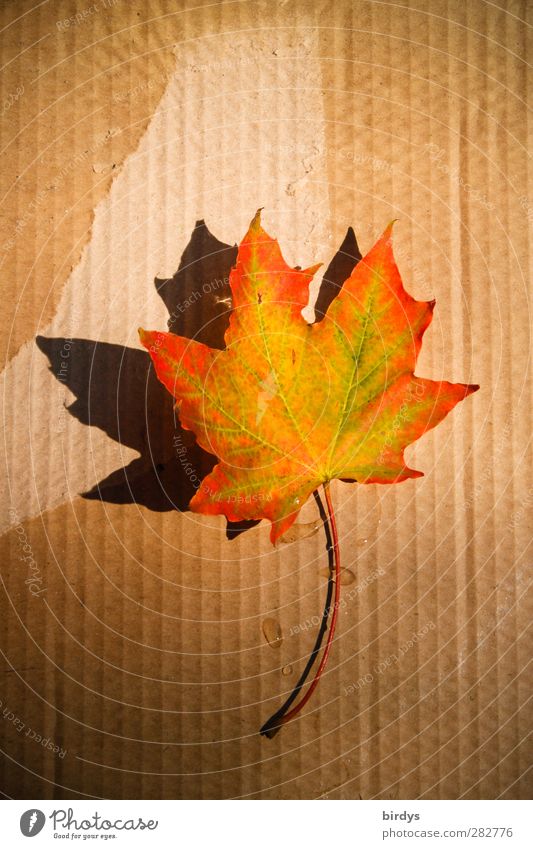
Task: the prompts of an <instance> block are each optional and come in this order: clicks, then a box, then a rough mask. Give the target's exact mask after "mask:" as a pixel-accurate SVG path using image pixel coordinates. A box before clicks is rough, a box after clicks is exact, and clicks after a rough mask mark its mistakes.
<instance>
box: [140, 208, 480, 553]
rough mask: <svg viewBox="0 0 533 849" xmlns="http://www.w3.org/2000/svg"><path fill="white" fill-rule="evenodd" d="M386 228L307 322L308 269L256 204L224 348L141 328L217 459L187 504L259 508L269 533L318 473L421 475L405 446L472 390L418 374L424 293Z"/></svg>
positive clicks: (288, 517) (294, 508) (188, 420)
mask: <svg viewBox="0 0 533 849" xmlns="http://www.w3.org/2000/svg"><path fill="white" fill-rule="evenodd" d="M391 232H392V224H390V225H389V226H388V227H387V229H386V230H385V232H384V233H383V235H382V236H381V238H380V239H379V240H378V242H377V243H376V244H375V245H374V247H373V248H372V249H371V250H370V252H369V253H368V254H367V255H366V256H365V257H364V259H362V260H361V261H360V262H359V263H358V264H357V265H356V266H355V268H354V270H353V272H352V274H351V275H350V277H349V278H348V280H347V281H346V282H345V283H344V285H343V287H342V289H341V290H340V292H339V294H338V295H337V297H336V298H335V299H334V300H333V301H332V303H331V304H330V306H329V308H328V310H327V312H326V315H325V317H324V318H323V320H322V321H320V322H319V323H316V324H308V323H307V322H306V321H305V319H304V318H303V317H302V315H301V311H302V309H303V308H304V307H305V306H306V305H307V302H308V290H309V283H310V281H311V279H312V277H313V275H314V273H315V272H316V270H317V268H319V266H318V265H316V266H312V267H311V268H307V269H305V270H301V269H299V268H290V267H289V266H288V265H287V264H286V262H285V261H284V259H283V257H282V254H281V250H280V248H279V245H278V242H277V240H275V239H272V238H271V237H270V236H269V235H268V234H267V233H266V232H265V231H264V229H263V228H262V226H261V218H260V212H257V214H256V215H255V217H254V219H253V220H252V222H251V224H250V228H249V230H248V232H247V234H246V236H245V237H244V239H243V241H242V243H241V245H240V247H239V250H238V255H237V260H236V264H235V266H234V268H233V269H232V271H231V274H230V286H231V292H232V298H233V311H232V313H231V317H230V322H229V327H228V329H227V331H226V334H225V345H226V347H225V349H224V350H215V349H212V348H209V347H208V346H206V345H203V344H201V343H199V342H196V341H194V340H190V339H185V338H182V337H180V336H176V335H174V334H170V333H163V332H157V331H145V330H142V329H141V330H140V331H139V334H140V338H141V341H142V343H143V345H144V346H145V347H146V348H147V349H148V351H149V353H150V355H151V357H152V360H153V363H154V366H155V369H156V373H157V376H158V377H159V380H161V382H162V383H163V384H164V385H165V386H166V388H167V389H168V390H169V391H170V392H171V393H172V394H173V395H174V397H175V398H176V401H177V408H178V412H179V416H180V420H181V423H182V426H183V427H184V428H186V429H189V430H192V431H193V432H194V434H195V435H196V439H197V441H198V443H199V444H200V445H201V447H202V448H204V449H205V450H206V451H208V452H210V453H211V454H214V455H215V456H216V457H218V458H219V463H218V464H217V465H216V466H215V467H214V469H213V470H212V472H211V473H210V474H209V475H207V477H206V478H204V480H203V481H202V484H201V485H200V487H199V489H198V491H197V492H196V494H195V495H194V497H193V498H192V499H191V502H190V508H191V510H193V511H196V512H199V513H207V514H224V515H225V516H226V518H227V519H229V520H230V521H237V520H242V519H264V518H266V519H269V520H270V521H271V522H272V529H271V540H272V542H276V540H277V539H279V537H280V536H281V535H282V534H283V533H285V532H286V531H287V530H288V528H289V527H290V526H291V525H292V523H293V522H294V521H295V519H296V516H297V514H298V512H299V510H300V509H301V507H302V506H303V505H304V503H305V502H306V500H307V499H308V497H309V496H310V495H311V493H312V492H313V491H314V490H316V489H317V488H318V487H319V486H320V485H321V484H328V483H329V481H331V480H334V479H342V480H350V481H357V482H359V483H382V484H383V483H396V482H399V481H403V480H406V479H407V478H414V477H419V476H420V475H422V472H419V471H416V470H414V469H410V468H409V467H408V466H407V465H406V464H405V461H404V450H405V448H406V447H407V446H408V445H409V444H411V443H412V442H413V441H414V440H416V439H418V438H419V437H420V436H422V434H424V433H425V432H426V431H428V430H429V429H430V428H432V427H434V426H435V425H436V424H438V422H440V421H441V420H442V419H443V418H444V416H445V415H446V414H447V413H448V412H450V410H451V409H453V407H454V406H455V405H456V404H457V402H458V401H461V400H462V399H463V398H465V397H466V396H467V395H469V394H470V393H472V392H474V391H475V390H476V389H478V388H479V387H478V386H475V385H465V384H462V383H456V384H453V383H447V382H445V381H433V380H428V379H426V378H421V377H415V375H414V370H415V366H416V360H417V356H418V353H419V351H420V346H421V343H422V336H423V334H424V331H425V330H426V329H427V327H428V325H429V324H430V322H431V318H432V314H433V308H434V301H429V302H426V301H416V300H415V299H414V298H412V297H411V296H410V295H409V294H408V293H407V292H406V291H405V289H404V287H403V284H402V280H401V277H400V273H399V271H398V268H397V266H396V263H395V261H394V257H393V252H392V243H391Z"/></svg>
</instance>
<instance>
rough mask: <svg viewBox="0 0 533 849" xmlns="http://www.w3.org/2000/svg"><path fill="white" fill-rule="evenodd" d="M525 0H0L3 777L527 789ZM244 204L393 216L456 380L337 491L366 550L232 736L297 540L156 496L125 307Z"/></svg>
mask: <svg viewBox="0 0 533 849" xmlns="http://www.w3.org/2000/svg"><path fill="white" fill-rule="evenodd" d="M84 12H86V14H84ZM527 13H528V8H527V4H526V3H525V2H509V3H504V4H500V7H499V6H498V5H496V4H490V5H489V4H486V3H485V2H482V0H476V1H475V2H472V3H468V4H464V3H453V2H450V3H443V2H442V3H441V2H431V3H400V4H397V3H394V4H393V3H388V2H387V3H377V2H354V3H333V2H313V3H303V2H291V1H290V0H289V2H280V3H278V4H277V5H276V6H273V5H272V4H267V3H262V2H227V3H215V4H213V3H198V2H196V3H194V4H193V3H184V4H175V3H161V2H160V3H152V4H150V8H149V9H147V7H146V4H144V3H140V2H138V3H135V2H133V3H128V4H126V3H121V2H116V3H108V2H107V0H106V2H105V3H104V2H103V0H98V2H96V3H95V4H93V5H92V6H90V5H87V6H86V7H84V9H81V8H80V5H77V6H76V5H75V4H73V3H63V2H62V3H57V2H51V3H47V4H45V5H41V6H36V5H35V4H33V3H28V4H24V3H16V4H6V5H4V6H3V8H2V9H1V10H0V15H1V18H2V19H1V22H0V29H1V33H2V51H3V52H2V75H1V77H0V84H1V86H2V104H3V106H2V109H3V121H2V126H1V133H2V138H1V151H2V165H3V167H2V169H1V173H2V181H3V187H2V197H3V202H2V209H1V217H2V244H1V245H0V254H1V262H2V280H3V285H4V287H5V289H4V297H3V299H2V310H4V311H5V314H4V315H3V316H2V321H3V327H4V334H3V345H4V349H3V350H4V371H3V375H2V379H3V401H4V405H3V421H2V426H3V438H4V440H3V444H4V452H3V453H4V462H5V475H4V476H2V477H3V482H2V488H3V505H4V509H3V511H2V521H3V531H4V532H3V535H2V537H1V539H0V544H1V547H2V551H1V563H2V582H3V587H4V595H3V600H2V608H3V616H2V619H1V624H0V628H1V630H2V647H3V671H2V696H1V700H2V723H1V726H0V727H1V733H2V744H1V745H2V751H3V774H2V782H1V785H0V786H1V789H2V792H3V793H4V794H5V795H7V796H12V797H16V798H39V797H46V798H49V797H55V798H62V797H76V796H79V797H83V798H85V797H92V796H94V797H112V798H113V797H114V798H120V797H125V798H127V797H133V798H137V797H138V798H142V797H154V798H159V797H161V798H229V797H254V798H280V797H281V798H314V797H317V796H321V797H325V798H381V799H394V798H418V797H425V798H479V797H481V798H496V797H502V798H523V797H527V796H528V795H530V793H531V782H530V777H529V776H528V775H527V770H528V767H529V766H530V763H531V752H530V750H528V747H527V735H528V733H529V731H530V728H531V711H530V709H529V707H528V700H529V699H530V696H531V674H530V667H528V664H529V661H530V657H531V640H530V635H529V634H528V630H527V629H528V626H529V624H530V622H531V595H529V596H528V595H527V592H528V585H529V581H530V574H531V554H530V553H529V552H528V546H529V543H530V539H531V529H530V525H529V527H528V518H530V507H531V500H532V496H531V484H530V481H531V475H530V462H531V459H530V454H528V451H527V449H528V445H529V439H530V421H531V398H530V391H529V387H530V384H529V382H528V357H529V328H530V314H529V302H528V285H527V283H528V272H529V268H528V266H529V262H530V259H529V256H530V255H529V252H528V230H529V223H530V220H531V202H530V200H529V198H530V196H531V195H530V193H529V190H528V179H529V171H528V154H527V142H528V134H527V131H528V121H527V113H526V103H525V101H526V94H527V75H526V71H527V64H526V61H525V60H526V51H527V46H528V38H529V36H530V29H529V27H528V24H527V21H526V16H527ZM76 14H78V15H80V14H81V15H82V18H81V19H78V20H76V18H75V17H74V22H73V23H72V22H70V23H69V24H68V25H67V24H66V23H65V22H66V21H67V19H69V17H70V16H75V15H76ZM22 89H23V90H22ZM259 206H262V207H264V215H263V219H264V223H265V226H266V228H267V230H269V231H270V232H272V233H273V235H277V236H278V237H279V239H280V242H281V245H282V249H283V251H284V255H285V257H286V259H287V261H288V262H289V263H292V264H300V265H302V266H305V265H307V264H310V263H311V262H315V261H318V260H323V261H324V263H325V265H326V266H327V263H328V262H329V261H330V259H331V257H332V256H333V255H334V254H335V251H336V250H337V249H338V247H339V246H340V244H341V243H342V241H343V239H344V236H345V233H346V230H347V228H348V227H349V226H353V227H354V229H355V232H356V234H357V238H358V242H359V245H360V246H361V249H362V250H363V252H365V251H366V250H368V249H369V248H370V247H371V245H372V244H373V242H374V241H375V239H376V238H377V236H378V235H379V234H380V232H381V231H382V230H383V228H384V226H385V225H386V224H387V223H388V222H389V221H390V219H391V218H398V219H399V221H398V224H397V225H396V233H395V250H396V255H397V259H398V264H399V267H400V270H401V271H402V274H403V277H404V281H405V284H406V287H407V288H408V290H409V291H410V292H411V293H412V294H413V295H415V296H416V297H420V298H431V297H435V298H436V300H437V309H436V312H435V318H434V321H433V324H432V327H431V329H430V330H429V331H428V333H427V334H426V337H425V340H424V345H423V349H422V354H421V357H420V360H419V365H418V369H417V373H418V374H421V375H424V376H427V377H432V378H435V379H438V378H440V377H443V378H446V379H449V380H454V381H462V382H476V383H479V384H481V389H480V391H479V392H478V393H477V394H476V395H475V396H473V397H472V398H470V399H468V400H467V401H466V402H465V403H463V404H462V405H460V406H459V407H458V408H457V409H456V410H455V412H454V413H452V414H451V416H449V417H448V419H447V420H446V421H445V422H444V423H443V424H441V425H440V426H439V428H438V429H437V430H435V431H432V432H431V433H430V434H428V435H427V436H425V437H424V438H423V439H422V440H420V441H419V442H418V443H417V444H416V445H415V446H413V448H411V449H410V450H409V453H408V458H409V462H410V464H411V465H413V466H414V467H415V468H419V469H422V470H423V471H424V472H425V477H424V478H422V479H420V480H417V481H409V482H406V483H403V484H401V485H398V486H394V487H357V486H347V485H343V484H340V483H339V484H337V485H336V487H335V490H334V497H335V501H336V504H337V506H338V509H339V524H340V527H341V533H342V549H343V552H344V561H345V565H350V567H351V568H352V569H353V570H354V571H355V572H356V575H357V578H356V581H355V582H354V583H353V584H352V585H350V586H347V587H345V588H344V597H345V599H346V606H345V608H343V612H342V616H341V621H340V627H339V631H338V638H337V639H336V640H335V645H334V653H333V656H332V658H331V660H330V665H329V667H328V672H327V675H326V676H325V678H324V680H323V681H322V683H321V685H320V688H319V691H318V692H317V694H316V695H315V697H314V703H313V704H312V705H311V706H310V707H309V709H308V710H307V711H306V713H305V715H303V716H302V717H301V719H299V720H298V721H297V722H294V723H293V724H292V725H291V726H288V727H287V728H286V729H284V730H283V732H282V733H281V734H279V735H278V736H277V737H276V738H275V739H274V740H272V741H267V740H264V739H262V738H260V737H259V735H258V733H257V731H258V729H259V727H260V725H261V724H262V722H263V721H264V720H265V719H266V718H267V717H268V715H269V713H271V712H272V711H273V710H275V709H276V708H277V707H278V706H279V704H280V703H281V701H282V699H283V695H284V694H286V693H288V691H289V690H290V689H291V685H293V684H294V682H295V680H296V677H297V674H298V671H299V670H300V669H301V668H302V667H303V665H304V664H305V661H306V658H307V655H308V653H309V651H310V649H311V646H312V643H313V640H314V635H315V631H316V626H315V625H312V627H307V623H308V621H309V620H310V621H311V622H312V621H313V617H316V616H317V614H320V612H321V607H322V604H323V598H324V595H325V580H324V578H323V576H321V575H320V572H321V570H323V568H324V566H325V565H326V563H325V551H324V540H323V536H322V534H320V533H319V534H318V535H316V536H314V537H312V538H310V539H306V540H301V541H298V542H296V543H294V544H291V545H287V546H284V547H282V548H279V549H276V550H274V549H272V547H271V546H270V543H269V541H268V528H267V527H266V525H265V526H263V525H261V526H260V527H259V528H255V529H252V530H250V531H247V532H246V533H244V534H242V535H241V536H239V537H238V538H237V539H235V540H231V541H229V540H227V539H226V534H225V523H224V522H223V521H222V519H213V518H208V517H199V516H193V515H192V514H190V513H188V512H178V511H176V510H171V509H169V507H170V506H171V505H170V504H169V503H168V500H167V499H165V497H164V496H161V492H160V489H159V490H158V488H157V486H155V487H154V476H153V475H152V476H150V474H151V473H150V469H151V468H152V465H153V464H155V465H156V471H157V473H158V474H159V476H160V478H161V480H162V481H163V485H164V486H165V487H167V488H169V489H170V491H171V495H172V497H173V498H174V501H175V502H176V503H178V504H181V503H182V502H184V503H183V505H182V506H184V504H185V503H186V498H185V495H186V492H187V487H186V485H185V484H186V481H185V480H184V478H183V475H182V476H181V477H180V476H179V469H178V468H177V460H176V457H175V456H174V455H173V452H172V451H170V452H169V451H166V450H165V451H163V452H162V453H159V449H160V446H161V444H165V445H171V446H172V444H173V439H174V437H175V436H176V431H175V425H174V422H173V421H172V417H171V416H170V417H169V415H168V408H167V413H166V419H165V422H166V424H165V425H164V426H163V425H158V424H157V423H156V424H155V425H154V422H153V420H152V419H151V418H150V417H149V421H148V425H147V421H146V419H145V416H144V410H145V406H146V399H145V380H146V372H145V371H143V366H142V361H141V360H139V356H140V355H136V354H135V353H134V352H135V350H136V349H139V346H138V343H137V341H136V329H137V326H138V325H139V324H143V325H144V326H146V327H150V326H152V327H154V328H157V327H160V328H162V329H164V328H165V325H166V321H167V319H168V310H167V309H166V307H165V303H164V302H163V299H162V298H161V297H159V296H158V294H157V293H156V289H155V287H154V282H153V281H154V278H155V277H157V278H159V279H167V278H171V277H172V275H173V274H174V272H175V271H176V269H177V268H178V266H179V264H180V260H181V257H182V254H183V252H184V251H185V249H186V248H187V246H188V245H189V248H188V253H187V254H186V256H185V258H184V260H183V261H182V273H181V275H180V276H179V277H178V282H177V284H176V286H175V288H174V289H173V290H172V291H173V292H174V296H175V297H178V294H177V293H178V292H179V291H181V290H183V292H191V291H195V289H198V288H200V289H201V288H202V287H203V286H204V284H206V285H207V288H208V289H209V291H210V292H211V293H214V294H216V292H217V291H218V289H217V288H216V286H215V283H214V281H217V280H223V274H222V272H223V270H224V267H225V266H227V265H228V262H230V259H231V250H230V249H229V247H228V246H231V245H233V244H234V243H235V242H236V241H238V240H240V238H241V237H242V235H243V234H244V232H245V230H246V227H247V224H248V222H249V220H250V218H251V216H252V215H253V213H254V212H255V210H256V208H257V207H259ZM200 219H204V220H205V222H206V225H207V227H208V228H209V231H210V233H211V234H212V236H210V235H209V233H206V232H205V231H204V230H203V228H202V227H199V225H197V223H196V222H198V221H199V220H200ZM213 237H214V238H216V239H217V240H219V242H220V243H221V244H219V245H217V244H216V243H215V242H214V241H213ZM191 240H192V244H191ZM318 279H320V276H319V277H318ZM187 287H188V288H187ZM206 303H207V299H205V298H204V299H200V306H199V307H198V310H199V312H197V311H194V310H192V309H189V310H188V311H187V310H186V311H185V313H184V315H185V317H184V318H183V321H184V322H187V321H189V319H190V320H191V321H192V322H193V321H197V319H198V316H200V319H201V318H202V315H203V313H202V309H203V308H204V306H205V305H206ZM180 316H181V313H180ZM203 317H204V320H205V316H203ZM180 320H182V319H181V318H180ZM37 334H39V336H40V338H41V341H40V343H39V345H37V344H36V342H35V337H36V335H37ZM51 339H53V340H59V341H57V342H50V341H46V340H51ZM63 340H73V341H72V342H70V341H69V343H68V344H70V346H71V347H70V348H69V349H68V351H69V357H68V358H67V361H68V362H67V367H66V369H64V371H65V375H61V374H60V371H61V362H65V361H66V360H64V359H63V355H62V353H61V352H62V351H64V350H65V349H64V341H63ZM76 340H77V341H76ZM80 340H85V341H83V342H82V341H80ZM94 342H97V343H98V345H97V348H96V349H95V347H94ZM104 345H105V346H108V347H104ZM124 348H128V349H131V350H132V351H133V353H131V352H130V353H128V352H126V353H125V352H124ZM50 365H51V371H50V370H49V366H50ZM62 378H64V379H62ZM150 386H151V385H150ZM149 392H150V393H154V397H155V398H159V399H160V403H164V402H163V401H162V400H161V396H160V395H157V390H156V389H154V388H153V387H151V388H149ZM149 397H150V398H151V397H152V395H151V394H150V396H149ZM76 399H77V401H76ZM73 402H76V405H75V407H74V408H73V409H72V411H71V412H72V414H70V413H69V412H66V411H65V405H71V404H72V403H73ZM148 406H149V408H150V409H151V408H152V407H151V406H150V404H149V405H148ZM158 427H159V430H158ZM147 428H148V429H147ZM178 435H179V433H178ZM154 452H155V453H154ZM189 452H190V456H191V457H192V458H193V464H197V465H199V466H201V463H202V458H201V457H200V456H198V455H197V454H195V453H194V449H193V448H189ZM139 455H140V456H141V458H143V457H144V460H143V461H142V462H141V463H140V465H139V464H137V465H135V466H133V467H132V466H131V465H130V471H129V477H128V484H125V483H124V478H123V475H122V473H121V472H120V469H121V468H122V467H124V466H127V465H128V464H132V463H136V461H137V460H138V458H139ZM160 466H163V467H164V468H159V467H160ZM117 470H118V472H117ZM113 475H114V476H113ZM110 476H111V477H110ZM102 480H107V484H106V486H104V487H103V488H102V490H101V492H102V495H103V500H100V499H98V498H96V499H95V498H91V499H90V500H88V499H86V498H82V497H80V493H82V492H86V491H88V490H91V488H93V487H94V486H95V485H97V484H98V483H99V482H101V481H102ZM128 485H129V486H130V487H131V488H132V490H133V492H132V493H129V490H128ZM158 493H159V494H158ZM128 501H129V502H130V503H127V502H128ZM132 502H133V503H132ZM305 514H306V518H307V519H308V520H309V521H311V520H313V519H314V518H315V516H316V509H315V507H314V505H313V504H309V505H308V506H307V507H306V510H305ZM304 518H305V517H304ZM364 539H366V540H367V542H365V543H363V542H361V540H364ZM24 546H29V550H28V549H25V548H24ZM21 557H28V558H29V559H28V560H21V559H20V558H21ZM32 570H33V572H32ZM36 576H37V578H38V579H39V580H40V581H41V583H40V584H38V586H39V589H40V590H42V592H40V594H39V595H38V596H33V595H32V593H31V592H30V591H29V584H27V583H25V582H26V581H27V580H28V578H29V577H32V578H34V579H35V578H36ZM33 586H34V589H35V586H37V585H36V584H35V583H34V585H33ZM267 617H274V618H275V619H276V620H277V621H278V622H279V623H280V625H281V628H282V630H283V634H284V641H283V643H282V645H281V646H280V647H279V648H271V647H270V646H269V645H268V644H267V642H266V641H265V638H264V635H263V631H262V623H263V622H264V620H265V618H267ZM413 634H417V635H419V636H417V637H416V638H415V639H413ZM409 640H411V641H412V643H413V645H411V646H410V647H409V648H407V649H406V650H404V649H403V648H402V646H403V647H405V645H406V642H407V641H409ZM288 665H291V666H292V668H293V671H292V673H291V674H290V675H284V674H283V672H282V670H283V668H285V667H286V666H288ZM11 714H13V718H10V717H11ZM37 735H38V736H40V737H42V738H44V739H45V740H47V739H50V741H51V742H52V744H53V745H55V746H57V747H58V748H59V749H60V751H59V752H56V753H54V751H50V750H47V749H45V748H44V747H43V745H41V744H40V743H39V742H37V739H36V738H37ZM62 753H64V754H62Z"/></svg>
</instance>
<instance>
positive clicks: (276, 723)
mask: <svg viewBox="0 0 533 849" xmlns="http://www.w3.org/2000/svg"><path fill="white" fill-rule="evenodd" d="M324 495H325V497H326V505H327V510H328V520H329V525H330V527H331V535H332V538H333V540H332V542H333V544H332V548H333V560H334V564H335V601H334V604H333V613H332V616H331V624H330V628H329V633H328V639H327V643H326V647H325V649H324V654H323V655H322V660H321V661H320V664H319V666H318V669H317V670H316V672H315V676H314V678H313V680H312V681H311V684H310V685H309V689H308V690H307V692H306V694H305V696H303V697H302V698H301V699H300V701H299V702H298V703H297V704H296V705H295V706H294V707H293V708H292V710H290V711H289V712H288V713H285V714H283V709H282V710H281V711H278V713H276V714H274V716H273V717H271V719H269V720H268V722H266V723H265V724H264V725H263V727H262V728H261V734H264V735H265V736H267V737H273V736H274V734H276V733H277V732H278V731H279V730H280V728H281V727H282V725H285V724H286V723H287V722H290V721H291V719H294V717H295V716H297V714H299V713H300V711H301V710H302V709H303V708H304V707H305V705H306V704H307V702H308V701H309V699H310V698H311V696H312V695H313V693H314V691H315V690H316V688H317V686H318V682H319V681H320V677H321V675H322V673H323V671H324V669H325V667H326V664H327V662H328V657H329V653H330V650H331V646H332V644H333V638H334V636H335V628H336V625H337V619H338V613H339V603H340V595H341V582H340V573H341V564H340V551H339V536H338V532H337V523H336V521H335V512H334V510H333V504H332V501H331V494H330V489H329V482H328V483H325V484H324ZM328 614H329V603H328V606H327V607H326V609H325V611H324V616H325V619H327V616H328ZM315 656H316V653H315V652H314V653H313V655H312V661H314V658H315Z"/></svg>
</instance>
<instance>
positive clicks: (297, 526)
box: [280, 519, 322, 542]
mask: <svg viewBox="0 0 533 849" xmlns="http://www.w3.org/2000/svg"><path fill="white" fill-rule="evenodd" d="M321 527H322V522H321V521H320V519H317V520H315V521H314V522H295V523H294V525H292V527H290V528H289V530H288V531H286V532H285V533H284V534H283V536H282V537H281V538H280V542H296V541H297V540H299V539H307V537H312V536H314V535H315V534H316V533H318V531H319V530H320V528H321Z"/></svg>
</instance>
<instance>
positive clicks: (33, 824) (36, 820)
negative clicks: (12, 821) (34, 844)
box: [20, 808, 46, 837]
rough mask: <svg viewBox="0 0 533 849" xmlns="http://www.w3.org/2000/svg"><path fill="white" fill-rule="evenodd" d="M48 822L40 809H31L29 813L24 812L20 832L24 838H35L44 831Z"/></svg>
mask: <svg viewBox="0 0 533 849" xmlns="http://www.w3.org/2000/svg"><path fill="white" fill-rule="evenodd" d="M45 822H46V817H45V815H44V814H43V812H42V811H39V810H38V808H30V810H29V811H24V813H23V814H22V816H21V818H20V830H21V832H22V833H23V835H24V837H35V835H36V834H39V832H40V831H41V830H42V827H43V826H44V824H45Z"/></svg>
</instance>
